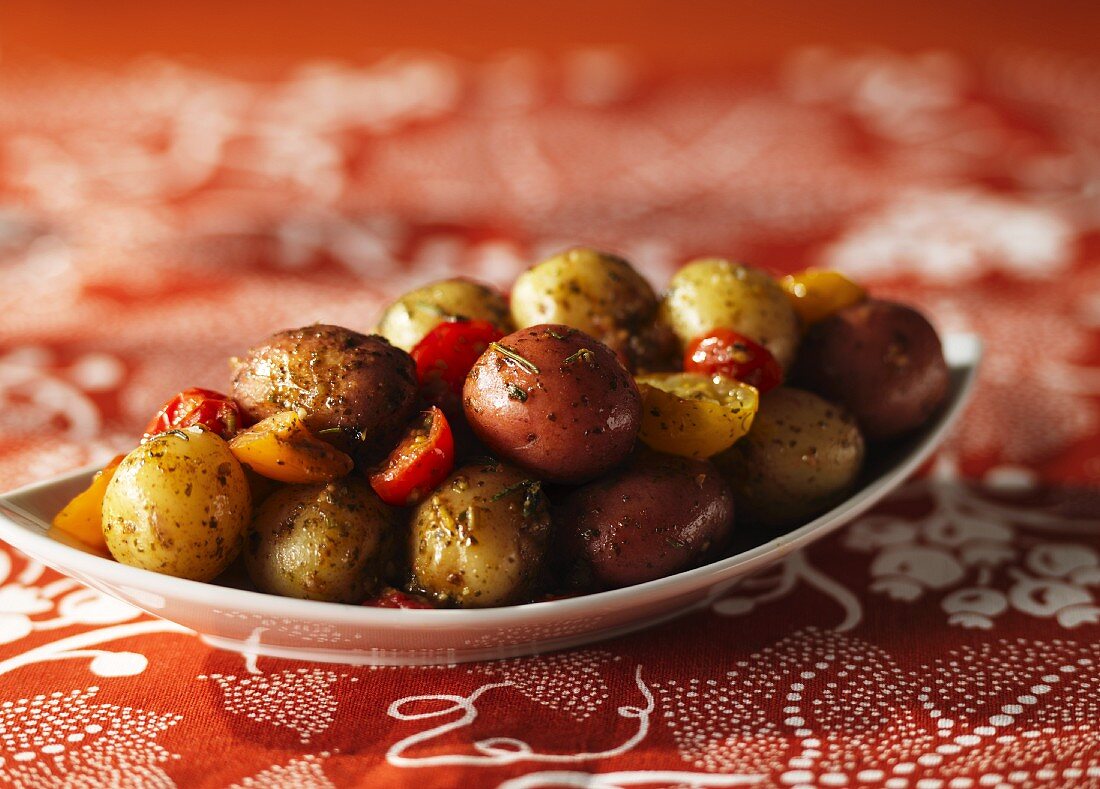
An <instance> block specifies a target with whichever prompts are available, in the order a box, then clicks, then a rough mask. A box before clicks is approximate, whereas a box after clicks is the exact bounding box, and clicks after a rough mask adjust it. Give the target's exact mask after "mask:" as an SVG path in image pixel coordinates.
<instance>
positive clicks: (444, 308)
mask: <svg viewBox="0 0 1100 789" xmlns="http://www.w3.org/2000/svg"><path fill="white" fill-rule="evenodd" d="M455 318H471V319H474V320H482V321H488V322H489V323H492V324H494V325H495V326H496V327H497V328H498V329H500V330H501V332H502V333H503V334H507V333H509V332H510V331H512V322H511V320H510V319H509V317H508V302H507V301H505V300H504V297H503V296H501V295H500V294H499V293H497V292H496V291H495V290H493V289H492V288H488V287H486V286H485V285H482V284H480V283H478V282H474V281H472V280H468V279H463V278H461V277H458V278H455V279H445V280H441V281H439V282H433V283H431V284H430V285H425V286H423V287H420V288H417V289H416V290H411V291H409V292H408V293H406V294H405V295H404V296H402V297H401V298H399V299H398V300H397V301H395V302H394V303H393V304H391V305H390V306H389V307H387V308H386V311H385V312H384V313H382V318H381V319H380V320H379V321H378V328H377V332H378V334H381V335H382V336H383V337H385V338H386V339H387V340H389V341H390V342H391V343H393V344H394V345H396V346H397V347H398V348H401V349H402V350H405V351H411V350H412V349H413V347H414V346H415V345H416V344H417V343H418V342H420V341H421V340H422V339H424V335H426V334H427V333H428V332H430V331H431V330H432V329H434V328H435V327H436V326H438V325H439V324H440V323H443V321H447V320H453V319H455Z"/></svg>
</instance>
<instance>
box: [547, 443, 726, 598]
mask: <svg viewBox="0 0 1100 789" xmlns="http://www.w3.org/2000/svg"><path fill="white" fill-rule="evenodd" d="M733 522H734V504H733V492H732V491H731V490H730V487H729V485H728V484H727V483H726V482H725V480H724V479H722V476H721V474H719V472H718V470H717V469H716V468H715V467H714V466H712V465H711V464H710V463H707V462H705V461H701V460H691V459H689V458H684V457H676V456H673V455H662V454H658V453H656V452H652V453H650V452H646V453H639V455H638V456H637V458H636V459H635V460H634V461H633V462H632V463H631V464H630V465H629V466H627V467H625V468H622V469H620V470H618V471H615V472H613V473H612V474H610V475H608V476H607V477H604V478H602V479H599V480H596V481H595V482H592V483H589V484H588V485H585V486H584V487H581V488H577V489H576V490H573V491H572V492H570V493H569V494H567V495H566V497H565V498H564V499H563V500H562V501H561V503H560V504H559V505H558V506H556V507H555V508H554V523H555V525H556V528H557V529H558V533H559V535H561V538H562V540H563V543H564V545H565V546H566V551H567V553H568V554H569V555H570V556H573V557H576V558H577V559H579V560H580V561H581V562H582V563H584V564H585V565H587V567H588V568H589V569H590V571H591V574H592V576H593V577H594V579H595V580H596V581H597V583H599V584H600V585H602V586H604V587H619V586H630V585H632V584H638V583H643V582H645V581H651V580H654V579H656V578H664V577H665V576H667V575H671V574H673V573H676V572H679V571H681V570H683V569H686V568H687V567H689V566H690V565H692V564H693V563H694V562H695V561H697V560H698V559H699V558H700V557H701V556H703V555H705V554H707V553H708V552H709V551H710V550H711V549H712V548H713V547H716V546H720V545H721V544H723V543H724V542H725V540H726V538H727V537H728V536H729V533H730V530H731V529H732V528H733Z"/></svg>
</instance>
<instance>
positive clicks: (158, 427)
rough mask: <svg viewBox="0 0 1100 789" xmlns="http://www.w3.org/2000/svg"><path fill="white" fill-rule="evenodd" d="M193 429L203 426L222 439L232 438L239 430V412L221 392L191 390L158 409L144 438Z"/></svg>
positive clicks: (184, 391)
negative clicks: (181, 429) (180, 429)
mask: <svg viewBox="0 0 1100 789" xmlns="http://www.w3.org/2000/svg"><path fill="white" fill-rule="evenodd" d="M195 425H203V426H204V427H206V428H208V429H209V430H212V431H214V432H215V433H217V434H218V435H220V436H221V437H222V438H226V439H228V438H231V437H232V436H233V435H234V434H235V433H236V432H237V430H239V429H240V427H241V409H240V407H239V406H238V405H237V403H236V401H234V400H233V399H231V398H230V397H228V396H226V395H223V394H222V393H221V392H215V391H213V390H212V389H200V388H198V387H197V386H195V387H191V388H190V389H184V390H183V391H182V392H180V393H179V394H177V395H176V396H175V397H173V398H172V399H171V400H169V401H168V402H167V403H165V404H164V405H163V406H161V409H160V410H159V411H158V412H157V415H156V416H154V417H153V419H152V421H151V422H149V424H148V425H147V426H146V427H145V436H146V438H148V437H149V436H155V435H157V434H158V433H166V432H168V431H169V430H178V429H179V428H181V427H193V426H195Z"/></svg>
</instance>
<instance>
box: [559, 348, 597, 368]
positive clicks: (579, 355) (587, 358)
mask: <svg viewBox="0 0 1100 789" xmlns="http://www.w3.org/2000/svg"><path fill="white" fill-rule="evenodd" d="M595 358H596V355H595V354H594V353H592V351H590V350H588V349H587V348H579V349H577V351H576V352H575V353H571V354H569V356H567V357H566V358H565V361H564V362H562V364H572V363H573V362H576V361H583V362H584V363H585V364H592V362H593V360H594V359H595Z"/></svg>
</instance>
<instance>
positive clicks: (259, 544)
mask: <svg viewBox="0 0 1100 789" xmlns="http://www.w3.org/2000/svg"><path fill="white" fill-rule="evenodd" d="M396 535H397V515H396V513H395V512H394V511H393V510H391V509H390V508H389V507H387V506H386V505H385V504H383V503H382V500H381V499H379V498H378V496H377V495H376V494H375V492H374V491H373V490H371V488H370V486H369V485H368V484H367V483H366V482H364V481H363V480H360V479H358V478H356V477H345V478H344V479H341V480H336V481H335V482H329V483H326V484H320V485H289V486H287V487H285V488H283V489H281V490H279V491H277V492H276V493H273V494H272V495H271V496H269V497H268V498H267V500H265V501H264V503H263V504H262V505H261V506H260V508H259V510H258V511H257V512H256V517H255V518H254V519H253V521H252V528H251V530H250V531H249V534H248V544H247V547H246V549H245V554H244V556H245V565H246V566H247V568H248V574H249V576H250V577H251V578H252V581H253V583H255V584H256V586H257V587H259V588H260V589H261V590H262V591H264V592H269V593H271V594H278V595H283V596H284V597H299V598H303V599H306V600H324V601H327V602H332V603H358V602H360V601H362V600H364V599H366V597H367V596H368V595H370V594H371V593H373V592H374V591H375V590H376V589H377V588H378V586H379V584H380V583H381V575H382V574H383V573H384V572H385V571H386V570H387V569H388V568H389V566H390V564H391V562H392V561H393V554H394V548H395V546H396V539H395V538H396Z"/></svg>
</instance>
